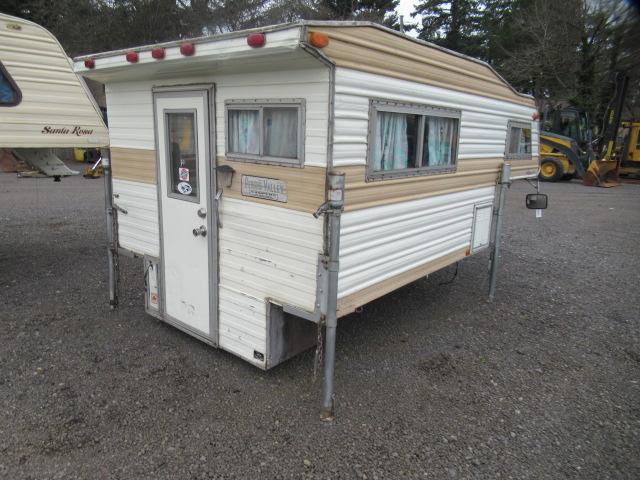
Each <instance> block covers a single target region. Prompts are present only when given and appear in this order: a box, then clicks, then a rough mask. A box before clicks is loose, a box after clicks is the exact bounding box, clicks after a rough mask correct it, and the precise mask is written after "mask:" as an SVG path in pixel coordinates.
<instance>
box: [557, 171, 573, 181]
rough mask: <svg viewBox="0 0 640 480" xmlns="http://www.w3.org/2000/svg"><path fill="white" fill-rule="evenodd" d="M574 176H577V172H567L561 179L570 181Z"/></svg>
mask: <svg viewBox="0 0 640 480" xmlns="http://www.w3.org/2000/svg"><path fill="white" fill-rule="evenodd" d="M574 178H576V174H575V173H565V174H564V175H563V176H562V178H561V179H560V180H562V181H563V182H569V181H571V180H573V179H574Z"/></svg>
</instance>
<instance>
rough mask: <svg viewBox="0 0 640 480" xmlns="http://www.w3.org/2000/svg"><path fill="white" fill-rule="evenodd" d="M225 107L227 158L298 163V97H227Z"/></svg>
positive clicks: (301, 104)
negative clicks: (255, 98) (245, 98)
mask: <svg viewBox="0 0 640 480" xmlns="http://www.w3.org/2000/svg"><path fill="white" fill-rule="evenodd" d="M225 107H226V127H227V128H226V130H227V132H226V140H227V141H226V155H227V157H228V158H230V159H233V160H246V161H255V162H258V163H273V164H278V165H280V164H282V165H301V164H302V160H303V152H304V148H303V144H302V139H303V138H304V135H303V131H304V130H303V119H304V102H303V101H302V100H300V99H269V100H253V101H252V100H228V101H227V102H226V103H225Z"/></svg>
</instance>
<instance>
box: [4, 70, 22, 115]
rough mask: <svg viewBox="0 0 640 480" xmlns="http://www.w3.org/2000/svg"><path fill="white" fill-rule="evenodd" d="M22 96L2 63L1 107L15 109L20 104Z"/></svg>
mask: <svg viewBox="0 0 640 480" xmlns="http://www.w3.org/2000/svg"><path fill="white" fill-rule="evenodd" d="M20 100H22V96H21V94H20V90H19V89H18V86H17V85H16V84H15V82H14V81H13V79H12V78H11V77H10V76H9V72H7V70H6V69H5V68H4V65H2V63H0V107H13V106H15V105H17V104H19V103H20Z"/></svg>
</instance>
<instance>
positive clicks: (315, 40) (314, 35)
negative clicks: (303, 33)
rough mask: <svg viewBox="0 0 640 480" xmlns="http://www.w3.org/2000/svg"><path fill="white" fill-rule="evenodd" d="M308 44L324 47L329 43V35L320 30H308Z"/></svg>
mask: <svg viewBox="0 0 640 480" xmlns="http://www.w3.org/2000/svg"><path fill="white" fill-rule="evenodd" d="M309 44H310V45H313V46H314V47H316V48H324V47H326V46H327V45H329V36H328V35H325V34H324V33H320V32H309Z"/></svg>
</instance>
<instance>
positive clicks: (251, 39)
mask: <svg viewBox="0 0 640 480" xmlns="http://www.w3.org/2000/svg"><path fill="white" fill-rule="evenodd" d="M265 43H267V36H266V35H265V34H264V33H250V34H249V35H247V45H249V46H250V47H252V48H258V47H262V46H263V45H264V44H265Z"/></svg>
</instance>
